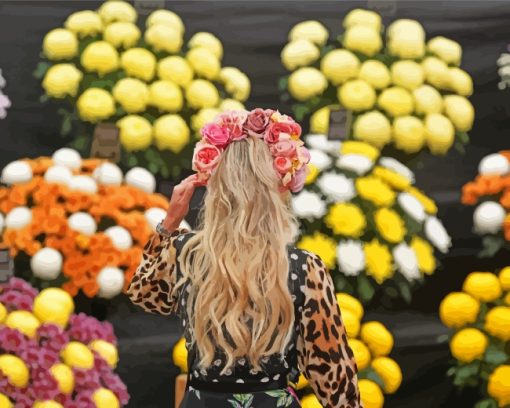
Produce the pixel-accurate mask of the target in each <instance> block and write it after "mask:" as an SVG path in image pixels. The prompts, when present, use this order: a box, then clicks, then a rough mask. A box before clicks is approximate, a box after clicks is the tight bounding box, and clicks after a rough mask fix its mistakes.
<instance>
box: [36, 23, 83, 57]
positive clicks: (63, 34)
mask: <svg viewBox="0 0 510 408" xmlns="http://www.w3.org/2000/svg"><path fill="white" fill-rule="evenodd" d="M43 52H44V55H46V57H48V59H50V60H52V61H59V60H66V59H71V58H73V57H75V56H76V54H78V39H77V38H76V35H75V34H74V33H73V32H72V31H70V30H66V29H64V28H56V29H54V30H51V31H50V32H49V33H48V34H46V35H45V36H44V40H43Z"/></svg>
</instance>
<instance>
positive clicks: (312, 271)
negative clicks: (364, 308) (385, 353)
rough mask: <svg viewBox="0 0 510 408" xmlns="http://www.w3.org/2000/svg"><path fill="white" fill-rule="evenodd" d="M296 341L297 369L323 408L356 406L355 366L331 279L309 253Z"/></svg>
mask: <svg viewBox="0 0 510 408" xmlns="http://www.w3.org/2000/svg"><path fill="white" fill-rule="evenodd" d="M307 263H308V275H307V277H306V281H305V289H304V292H305V300H304V304H303V310H302V312H301V316H300V319H301V321H300V324H299V327H300V330H299V336H298V342H297V348H298V360H299V365H300V369H301V371H302V372H304V374H305V376H306V377H307V379H308V380H309V382H310V384H311V386H312V388H313V390H314V392H315V395H316V396H317V398H318V399H319V401H320V402H321V404H322V406H323V407H325V408H360V407H361V403H360V395H359V389H358V379H357V367H356V362H355V361H354V356H353V353H352V350H351V349H350V347H349V344H348V343H347V335H346V333H345V327H344V325H343V323H342V319H341V316H340V309H339V307H338V303H337V301H336V296H335V291H334V286H333V281H332V279H331V276H330V275H329V272H328V271H327V269H326V266H325V265H324V263H323V262H322V260H321V259H320V258H319V257H318V256H316V255H312V254H310V255H309V257H308V261H307Z"/></svg>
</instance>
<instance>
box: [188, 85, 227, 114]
mask: <svg viewBox="0 0 510 408" xmlns="http://www.w3.org/2000/svg"><path fill="white" fill-rule="evenodd" d="M186 100H187V101H188V105H189V106H190V107H192V108H194V109H202V108H214V107H216V106H217V105H218V103H219V102H220V94H219V93H218V90H217V89H216V87H215V86H214V85H213V84H212V83H211V82H209V81H206V80H205V79H195V80H194V81H192V82H191V83H190V84H189V85H188V86H187V87H186Z"/></svg>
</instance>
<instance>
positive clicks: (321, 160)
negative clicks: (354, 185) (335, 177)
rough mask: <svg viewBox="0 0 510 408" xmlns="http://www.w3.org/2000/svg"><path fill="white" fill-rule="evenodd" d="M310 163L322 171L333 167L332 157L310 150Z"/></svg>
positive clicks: (319, 151)
mask: <svg viewBox="0 0 510 408" xmlns="http://www.w3.org/2000/svg"><path fill="white" fill-rule="evenodd" d="M310 163H311V164H313V165H314V166H315V167H317V168H318V169H319V170H320V171H322V170H324V169H326V168H327V167H329V166H330V165H331V157H329V156H328V155H327V154H326V153H324V152H323V151H321V150H317V149H310Z"/></svg>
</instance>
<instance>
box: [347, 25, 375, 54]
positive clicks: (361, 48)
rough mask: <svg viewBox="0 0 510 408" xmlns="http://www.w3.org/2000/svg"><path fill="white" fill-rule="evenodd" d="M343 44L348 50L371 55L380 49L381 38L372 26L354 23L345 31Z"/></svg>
mask: <svg viewBox="0 0 510 408" xmlns="http://www.w3.org/2000/svg"><path fill="white" fill-rule="evenodd" d="M343 45H344V47H345V48H347V49H348V50H351V51H356V52H360V53H362V54H365V55H367V56H369V57H372V56H373V55H374V54H376V53H378V52H379V51H380V50H381V48H382V39H381V35H380V34H379V32H378V31H377V30H375V29H373V28H372V27H368V26H366V25H355V26H352V27H349V28H348V29H347V30H346V31H345V33H344V37H343Z"/></svg>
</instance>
